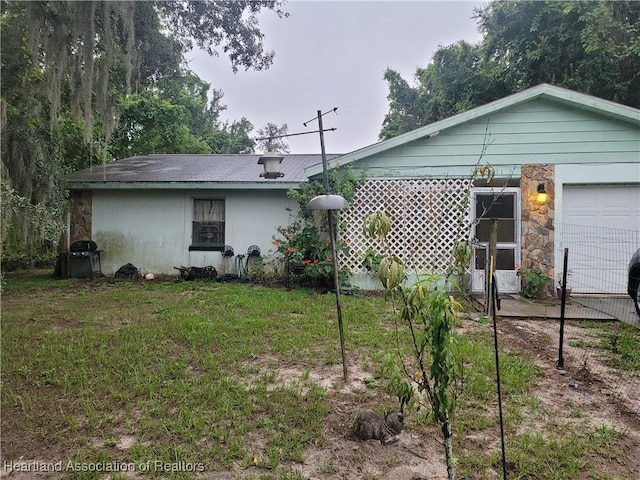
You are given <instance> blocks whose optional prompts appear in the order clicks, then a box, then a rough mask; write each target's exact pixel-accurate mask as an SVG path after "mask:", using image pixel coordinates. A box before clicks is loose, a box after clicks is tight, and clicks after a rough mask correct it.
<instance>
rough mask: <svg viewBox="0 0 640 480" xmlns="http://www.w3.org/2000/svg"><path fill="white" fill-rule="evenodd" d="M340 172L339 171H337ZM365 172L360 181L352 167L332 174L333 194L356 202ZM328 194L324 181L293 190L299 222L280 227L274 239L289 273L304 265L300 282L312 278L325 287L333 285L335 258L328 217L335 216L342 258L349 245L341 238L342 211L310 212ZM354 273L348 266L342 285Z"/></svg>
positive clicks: (289, 193) (330, 181)
mask: <svg viewBox="0 0 640 480" xmlns="http://www.w3.org/2000/svg"><path fill="white" fill-rule="evenodd" d="M336 170H339V171H336ZM364 178H365V177H364V173H363V174H362V177H361V178H360V179H357V178H356V176H355V174H354V173H353V169H352V168H351V167H350V166H347V167H344V168H341V169H334V170H331V171H330V172H329V186H330V190H331V192H332V193H335V194H337V195H342V196H343V197H344V198H345V199H346V200H347V201H348V202H350V201H352V200H353V197H354V196H355V192H356V189H357V188H358V185H360V184H361V183H362V182H363V181H364ZM322 193H324V186H323V184H322V182H318V181H312V182H307V183H303V184H302V185H301V186H300V188H299V189H291V190H289V191H288V192H287V195H288V196H289V198H291V199H292V200H294V201H296V202H297V203H298V205H299V208H298V210H297V212H296V218H295V220H294V221H293V222H292V223H291V224H289V225H287V226H280V227H278V228H277V231H278V234H279V236H278V237H277V238H276V237H274V245H275V247H276V253H278V254H280V256H281V257H282V258H283V260H284V261H285V265H287V266H288V267H287V270H289V271H291V267H294V266H296V267H297V266H298V265H299V266H300V268H301V269H302V272H301V273H303V275H302V276H299V278H298V280H300V281H301V282H302V283H308V282H306V281H305V280H307V279H312V280H313V281H312V283H313V284H316V285H321V286H331V285H333V260H334V259H333V258H332V255H331V243H330V239H329V237H328V232H327V231H325V230H324V226H325V225H327V218H326V215H328V214H332V215H334V221H335V225H337V226H338V232H337V233H336V235H337V236H338V238H337V239H336V242H335V245H336V252H337V254H338V257H339V256H340V255H341V254H347V253H348V251H349V243H348V241H347V240H346V239H344V238H340V230H341V228H340V226H341V223H340V212H339V211H333V212H331V213H329V212H326V211H318V212H316V213H315V215H316V216H315V217H314V213H312V212H310V211H309V210H308V209H307V204H308V203H309V201H310V200H311V199H312V198H314V197H315V196H317V195H320V194H322ZM349 275H350V272H349V270H348V269H347V268H346V267H342V268H340V270H339V276H340V281H341V284H343V285H344V284H346V282H347V281H348V278H349Z"/></svg>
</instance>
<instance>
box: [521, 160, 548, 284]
mask: <svg viewBox="0 0 640 480" xmlns="http://www.w3.org/2000/svg"><path fill="white" fill-rule="evenodd" d="M554 173H555V170H554V166H553V165H552V164H546V163H543V164H531V165H522V167H521V177H520V188H521V192H522V254H521V257H522V266H523V267H540V268H542V270H543V271H544V272H545V273H546V274H547V275H548V276H550V277H551V278H553V276H554V216H555V212H554V198H555V181H554V180H555V174H554ZM540 183H544V186H545V189H546V191H547V201H546V202H544V203H540V202H538V200H537V195H538V185H539V184H540ZM554 283H555V282H552V283H551V284H550V285H549V289H548V293H550V294H551V293H552V289H553V288H554Z"/></svg>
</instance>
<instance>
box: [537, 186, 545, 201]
mask: <svg viewBox="0 0 640 480" xmlns="http://www.w3.org/2000/svg"><path fill="white" fill-rule="evenodd" d="M536 198H537V200H538V203H545V202H546V201H547V190H546V189H545V188H544V183H539V184H538V196H537V197H536Z"/></svg>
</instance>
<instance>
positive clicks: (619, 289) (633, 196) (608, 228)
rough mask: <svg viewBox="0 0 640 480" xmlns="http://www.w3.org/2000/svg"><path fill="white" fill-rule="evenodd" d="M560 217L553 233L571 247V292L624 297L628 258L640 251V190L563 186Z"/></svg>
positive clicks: (635, 187)
mask: <svg viewBox="0 0 640 480" xmlns="http://www.w3.org/2000/svg"><path fill="white" fill-rule="evenodd" d="M562 218H563V223H562V225H557V227H558V228H557V230H559V232H558V233H559V236H560V239H561V242H560V246H561V247H562V248H563V249H564V248H568V249H569V269H568V271H569V280H568V284H569V286H570V287H571V288H572V290H573V292H575V293H588V294H600V293H602V294H621V295H624V294H625V291H626V271H627V266H628V263H629V260H630V258H631V255H632V254H633V252H635V250H636V249H637V248H640V186H638V185H588V186H579V185H571V186H569V185H565V186H564V188H563V207H562ZM558 271H561V267H560V268H558Z"/></svg>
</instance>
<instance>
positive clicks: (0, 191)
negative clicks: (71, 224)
mask: <svg viewBox="0 0 640 480" xmlns="http://www.w3.org/2000/svg"><path fill="white" fill-rule="evenodd" d="M0 207H1V208H2V211H1V212H2V213H1V218H2V270H3V271H12V270H16V269H30V268H37V267H43V266H46V267H53V264H54V259H55V256H56V254H55V253H54V252H51V251H50V246H51V245H54V244H55V242H57V241H58V238H59V237H60V235H61V234H62V232H63V231H64V229H65V227H66V225H65V223H64V222H63V221H62V220H61V218H62V215H61V212H60V210H57V208H62V206H58V205H55V204H50V205H42V204H40V203H36V204H34V203H32V202H30V201H29V199H28V198H26V197H24V196H22V195H19V194H18V192H17V191H16V190H15V189H13V188H11V187H10V186H9V184H8V183H7V182H6V181H5V180H4V179H0ZM23 235H31V236H29V237H27V238H24V237H23Z"/></svg>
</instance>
